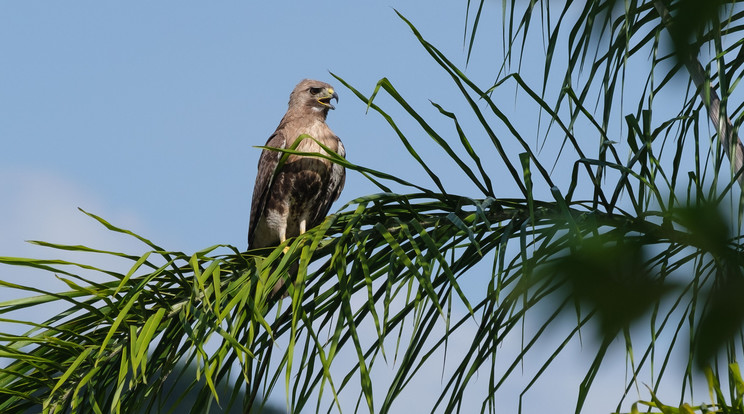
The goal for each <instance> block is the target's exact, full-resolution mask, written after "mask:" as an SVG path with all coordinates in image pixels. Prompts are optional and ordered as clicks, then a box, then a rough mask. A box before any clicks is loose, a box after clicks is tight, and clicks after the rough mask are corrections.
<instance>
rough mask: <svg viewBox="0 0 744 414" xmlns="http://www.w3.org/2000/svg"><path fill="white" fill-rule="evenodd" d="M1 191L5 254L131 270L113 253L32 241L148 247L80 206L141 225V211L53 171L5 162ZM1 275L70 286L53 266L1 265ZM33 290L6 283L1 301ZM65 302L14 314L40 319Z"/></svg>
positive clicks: (48, 286)
mask: <svg viewBox="0 0 744 414" xmlns="http://www.w3.org/2000/svg"><path fill="white" fill-rule="evenodd" d="M0 194H2V195H3V203H0V229H2V230H1V232H0V234H1V236H0V256H4V257H27V258H36V259H63V260H69V261H72V262H79V263H85V264H88V265H93V266H98V267H101V268H108V269H118V270H121V271H125V270H126V269H127V268H128V267H129V266H131V262H127V261H125V260H122V259H119V258H115V257H113V256H110V255H100V254H91V253H80V252H71V251H65V250H57V249H49V248H45V247H41V246H38V245H34V244H31V243H27V242H26V241H27V240H40V241H46V242H52V243H60V244H73V245H77V244H82V245H86V246H89V247H94V248H98V249H103V250H110V251H120V252H127V253H142V252H144V251H146V250H147V248H146V246H144V245H143V244H142V243H140V242H137V241H135V240H134V239H132V238H131V237H128V236H125V235H122V234H118V233H114V232H111V231H109V230H107V229H106V228H105V227H104V226H102V225H101V224H99V223H98V222H97V221H95V220H93V219H92V218H90V217H88V216H86V215H85V214H83V213H82V212H81V211H79V210H78V207H80V208H83V209H85V210H87V211H89V212H91V213H94V214H97V215H99V216H101V217H103V218H104V219H106V220H108V221H109V222H110V223H112V224H115V225H118V226H120V227H124V228H139V229H141V228H142V227H143V225H142V223H141V221H140V220H139V219H138V218H137V216H136V215H135V214H133V213H132V212H129V211H126V210H123V209H119V208H115V207H112V206H109V205H106V203H105V202H103V201H102V200H100V199H99V198H98V197H96V195H95V194H92V193H91V192H90V191H88V190H86V189H85V188H84V187H82V186H81V185H78V184H76V183H75V182H73V181H72V180H69V179H66V178H64V177H62V176H60V175H58V174H55V173H54V172H52V171H42V170H35V169H30V168H0ZM124 266H126V267H124ZM79 273H80V274H81V275H85V277H91V278H95V279H96V280H99V281H100V280H110V279H106V277H105V276H103V275H101V274H96V273H95V272H84V271H80V272H79ZM0 280H3V281H7V282H11V283H15V284H21V285H26V286H33V287H37V288H42V289H44V290H57V291H64V290H69V288H68V287H67V285H66V284H64V283H63V282H61V281H60V280H58V279H57V278H56V277H55V275H54V274H53V273H52V272H47V271H43V270H38V269H33V268H27V267H19V266H11V265H0ZM32 295H34V293H33V292H28V291H23V290H14V289H8V288H2V289H0V301H6V300H10V299H15V298H19V297H27V296H32ZM63 306H64V305H63V304H61V303H57V304H53V305H49V306H44V307H38V306H37V307H34V308H33V312H29V310H25V311H24V312H23V314H22V315H21V314H19V313H18V312H16V313H15V314H14V315H10V316H11V317H18V318H22V319H25V320H31V321H36V322H38V321H42V320H45V319H47V318H48V317H49V315H52V314H53V313H54V312H58V311H59V310H60V309H62V307H63ZM5 316H6V317H7V316H8V315H5ZM22 328H23V327H22V326H17V325H13V326H10V325H7V324H5V326H3V324H0V331H3V332H18V331H23V330H25V329H22Z"/></svg>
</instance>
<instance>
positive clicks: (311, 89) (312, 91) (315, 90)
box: [310, 88, 320, 95]
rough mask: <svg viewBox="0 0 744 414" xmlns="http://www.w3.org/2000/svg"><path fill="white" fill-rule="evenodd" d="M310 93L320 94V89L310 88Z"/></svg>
mask: <svg viewBox="0 0 744 414" xmlns="http://www.w3.org/2000/svg"><path fill="white" fill-rule="evenodd" d="M310 93H311V94H313V95H317V94H319V93H320V88H310Z"/></svg>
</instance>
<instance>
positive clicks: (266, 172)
mask: <svg viewBox="0 0 744 414" xmlns="http://www.w3.org/2000/svg"><path fill="white" fill-rule="evenodd" d="M286 145H287V140H286V138H285V137H284V134H283V133H282V132H281V131H276V132H274V133H273V134H272V135H271V136H270V137H269V140H268V141H266V146H267V147H272V148H282V149H283V148H286ZM282 155H283V154H282V153H281V152H279V151H271V150H266V149H265V150H263V151H262V152H261V158H259V159H258V172H257V173H256V185H255V186H254V187H253V201H252V203H251V221H250V224H249V227H248V248H249V249H250V248H251V246H252V245H253V239H254V237H255V234H254V232H255V231H256V226H257V225H258V219H260V218H261V215H262V214H263V212H264V208H266V201H267V199H268V196H269V190H270V189H271V184H272V179H273V177H274V170H275V169H276V166H277V164H279V159H281V158H282Z"/></svg>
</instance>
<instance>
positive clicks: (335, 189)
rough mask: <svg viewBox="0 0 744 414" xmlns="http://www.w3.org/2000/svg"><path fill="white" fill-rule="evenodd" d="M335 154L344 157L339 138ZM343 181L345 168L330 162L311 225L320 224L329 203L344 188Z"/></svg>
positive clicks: (344, 150) (344, 151) (336, 197)
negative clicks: (324, 186) (327, 175)
mask: <svg viewBox="0 0 744 414" xmlns="http://www.w3.org/2000/svg"><path fill="white" fill-rule="evenodd" d="M336 139H338V137H336ZM336 154H338V155H340V156H341V158H346V149H345V148H344V144H343V143H342V142H341V140H340V139H339V140H338V148H337V149H336ZM345 182H346V169H345V168H344V167H343V166H342V165H340V164H336V163H333V164H331V173H330V176H329V177H328V186H327V187H326V191H325V194H323V195H322V196H321V197H320V205H318V210H317V211H316V212H315V216H314V217H313V219H312V227H315V226H317V225H318V224H320V222H322V221H323V219H324V218H325V217H326V216H327V215H328V212H329V211H330V210H331V205H332V204H333V202H334V201H336V200H338V197H339V196H340V195H341V190H343V189H344V183H345Z"/></svg>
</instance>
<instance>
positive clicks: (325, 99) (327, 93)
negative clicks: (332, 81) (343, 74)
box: [318, 88, 338, 109]
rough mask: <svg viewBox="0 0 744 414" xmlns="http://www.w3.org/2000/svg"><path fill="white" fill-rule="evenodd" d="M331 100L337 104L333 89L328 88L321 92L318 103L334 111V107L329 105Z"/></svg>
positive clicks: (336, 96) (336, 95)
mask: <svg viewBox="0 0 744 414" xmlns="http://www.w3.org/2000/svg"><path fill="white" fill-rule="evenodd" d="M331 99H335V100H336V103H338V94H337V93H336V91H334V90H333V88H328V89H325V90H323V96H320V97H318V102H320V103H321V105H323V106H327V107H328V108H331V109H336V107H335V106H333V104H331Z"/></svg>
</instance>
